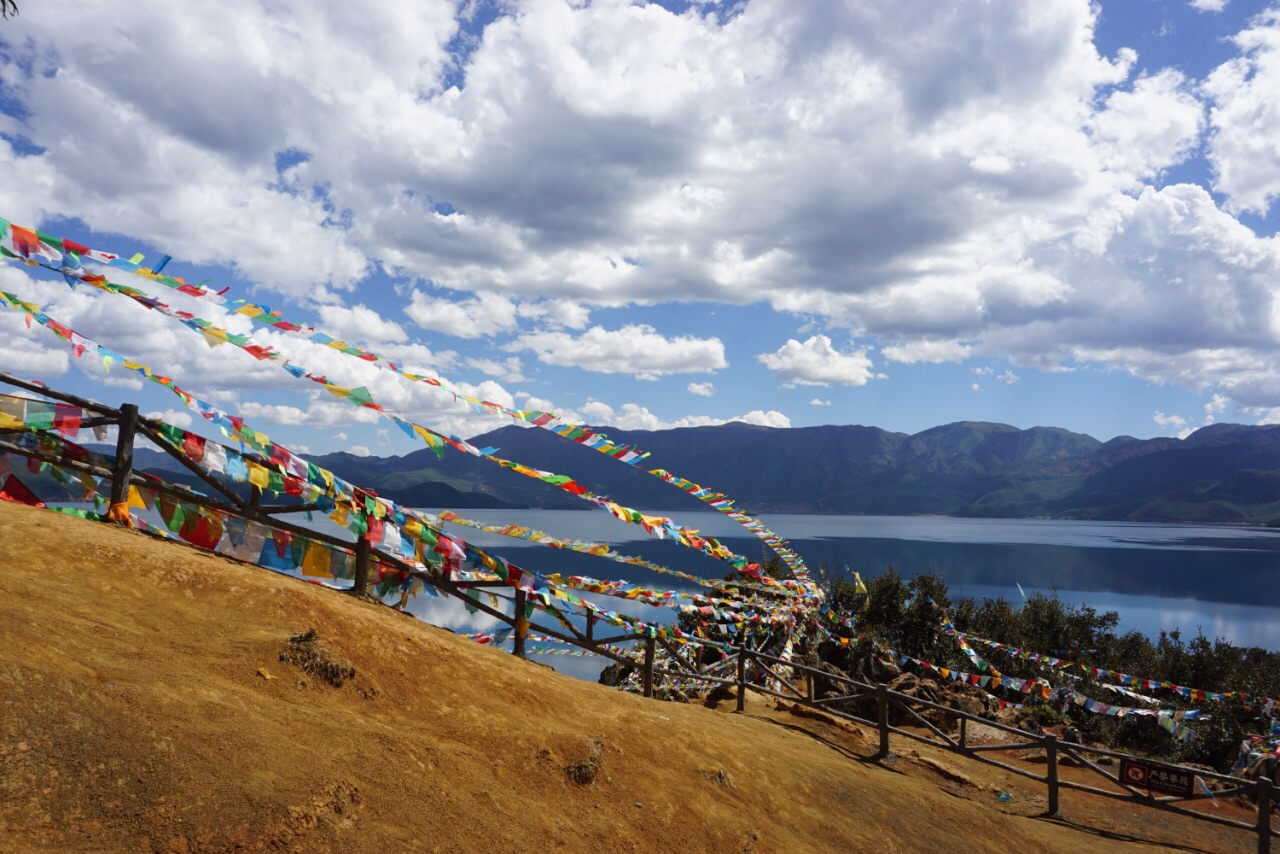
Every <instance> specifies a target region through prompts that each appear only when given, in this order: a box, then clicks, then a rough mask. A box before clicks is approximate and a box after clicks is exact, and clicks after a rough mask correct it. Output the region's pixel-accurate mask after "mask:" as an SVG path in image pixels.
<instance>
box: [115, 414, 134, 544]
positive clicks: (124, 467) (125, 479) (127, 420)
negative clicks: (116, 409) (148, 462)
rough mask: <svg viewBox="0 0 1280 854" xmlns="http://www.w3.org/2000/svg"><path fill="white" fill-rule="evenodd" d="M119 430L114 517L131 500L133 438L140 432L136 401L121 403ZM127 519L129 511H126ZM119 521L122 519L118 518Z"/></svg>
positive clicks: (117, 436) (117, 435)
mask: <svg viewBox="0 0 1280 854" xmlns="http://www.w3.org/2000/svg"><path fill="white" fill-rule="evenodd" d="M118 430H119V432H118V433H117V434H116V465H115V469H114V470H113V471H112V472H111V509H110V513H111V514H112V518H113V519H115V514H118V513H119V512H120V511H119V510H116V508H117V507H119V506H121V505H123V504H126V503H128V501H129V479H130V478H131V477H133V438H134V435H135V434H136V433H137V432H138V406H137V404H134V403H124V404H121V405H120V424H119V427H118ZM124 518H125V519H126V520H127V519H128V518H129V517H128V511H125V517H124ZM116 521H117V522H119V521H121V520H119V519H116Z"/></svg>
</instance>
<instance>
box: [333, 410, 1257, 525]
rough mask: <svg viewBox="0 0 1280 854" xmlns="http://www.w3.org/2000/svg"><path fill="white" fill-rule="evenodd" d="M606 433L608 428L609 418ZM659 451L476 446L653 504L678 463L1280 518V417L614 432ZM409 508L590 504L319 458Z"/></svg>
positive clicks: (795, 492)
mask: <svg viewBox="0 0 1280 854" xmlns="http://www.w3.org/2000/svg"><path fill="white" fill-rule="evenodd" d="M593 429H594V428H593ZM599 429H600V430H603V431H605V432H607V434H608V436H609V438H610V439H612V440H613V441H615V442H621V443H628V444H635V445H636V446H638V447H639V448H641V449H644V450H647V451H649V452H650V453H651V456H650V457H649V458H647V459H645V460H642V461H641V462H640V463H639V464H638V465H635V466H629V465H624V464H621V463H619V462H617V461H615V460H611V459H609V458H607V457H605V456H604V455H603V454H599V453H597V452H595V451H592V450H591V449H589V448H586V447H583V446H581V445H578V444H575V443H573V442H569V441H565V440H564V439H563V438H560V437H558V436H555V435H553V434H551V433H550V432H549V431H546V430H540V429H529V428H524V427H520V426H508V427H503V428H501V429H499V430H495V431H492V432H490V433H486V434H484V435H481V436H477V437H475V438H474V439H472V440H471V441H472V443H473V444H475V445H477V446H479V447H484V446H493V447H496V448H498V449H499V450H498V452H497V453H498V456H501V457H504V458H506V459H511V460H515V461H517V462H521V463H524V464H525V465H528V466H531V467H534V468H538V469H542V470H545V471H551V472H555V473H557V474H564V475H569V476H571V477H573V478H574V479H575V480H576V481H578V482H579V483H581V484H583V485H584V486H587V487H588V488H590V489H591V490H592V491H593V492H595V493H597V494H602V495H607V496H609V497H610V498H612V499H614V500H616V501H618V502H620V503H622V504H626V505H628V506H632V507H635V508H637V509H662V508H673V507H679V506H681V502H688V501H690V500H691V499H687V498H684V499H682V498H681V496H679V495H678V494H676V490H675V488H674V487H672V486H670V485H668V484H666V483H663V482H662V481H661V480H659V479H658V478H656V477H653V476H651V475H649V474H648V473H647V470H648V469H652V468H659V467H661V468H664V469H667V470H669V471H671V472H673V473H675V474H678V475H680V476H681V477H684V478H687V479H689V480H692V481H693V482H695V483H698V484H701V485H703V486H706V487H708V488H711V489H715V490H718V491H721V492H724V493H725V494H727V495H729V496H731V497H732V498H734V499H735V500H736V501H737V503H738V505H739V506H740V507H741V508H743V509H745V510H747V511H749V512H752V513H761V512H774V513H831V514H867V515H919V514H936V515H947V516H977V517H1003V518H1029V517H1051V518H1070V519H1110V520H1134V521H1170V522H1190V521H1198V522H1213V523H1237V524H1280V425H1274V426H1245V425H1239V424H1213V425H1210V426H1208V427H1204V428H1202V429H1200V430H1198V431H1196V432H1195V433H1192V434H1191V435H1190V436H1188V437H1186V438H1185V439H1175V438H1156V439H1145V440H1144V439H1135V438H1132V437H1129V436H1122V437H1118V438H1115V439H1112V440H1110V441H1108V442H1101V441H1099V440H1097V439H1095V438H1093V437H1091V436H1087V435H1084V434H1080V433H1072V432H1070V431H1068V430H1063V429H1060V428H1056V427H1034V428H1031V429H1028V430H1021V429H1018V428H1016V427H1011V426H1009V425H1007V424H992V423H985V422H969V421H965V422H959V423H955V424H946V425H943V426H940V427H934V428H932V429H929V430H925V431H923V432H920V433H916V434H914V435H908V434H906V433H893V432H889V431H887V430H881V429H879V428H876V427H864V426H825V427H800V428H786V429H780V428H772V427H761V426H755V425H749V424H743V423H740V422H734V423H729V424H723V425H718V426H713V427H692V428H682V429H675V430H655V431H639V430H636V431H633V430H615V429H611V428H608V427H604V428H599ZM312 459H313V461H314V462H315V463H316V464H318V465H322V466H324V467H326V468H329V469H331V470H333V471H334V472H336V473H338V474H339V475H341V476H342V477H344V478H347V479H348V480H350V481H351V482H353V483H357V484H360V485H362V486H367V487H370V488H372V489H375V490H377V491H378V492H379V493H380V494H385V495H387V496H389V497H393V498H395V499H396V500H398V501H401V502H402V503H405V504H407V505H409V506H431V507H456V508H467V507H504V506H506V507H511V506H516V507H540V508H562V509H568V508H588V507H589V506H590V505H589V504H587V503H585V502H582V501H579V500H577V499H575V498H574V497H573V496H571V495H569V494H567V493H565V492H564V491H561V490H558V489H556V488H554V487H551V486H548V485H546V484H544V483H541V482H539V481H537V480H534V479H532V478H528V477H525V476H522V475H519V474H516V473H514V472H510V471H507V470H505V469H502V468H500V467H498V466H495V465H493V464H492V463H490V462H488V461H486V460H483V459H477V458H474V457H469V456H465V455H463V454H458V453H454V452H452V451H449V452H448V453H447V454H446V456H445V457H444V458H443V459H437V457H436V456H435V454H434V453H433V452H431V451H430V450H427V449H423V450H421V451H416V452H413V453H410V454H407V455H405V456H399V457H358V456H354V455H351V454H348V453H334V454H327V455H324V456H319V457H313V458H312Z"/></svg>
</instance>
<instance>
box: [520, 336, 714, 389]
mask: <svg viewBox="0 0 1280 854" xmlns="http://www.w3.org/2000/svg"><path fill="white" fill-rule="evenodd" d="M507 349H508V350H527V351H530V352H532V353H533V354H534V355H535V356H537V358H538V360H539V361H541V362H544V363H545V364H548V365H559V366H567V367H575V368H581V369H582V370H584V371H594V372H596V373H602V374H632V375H635V376H638V377H642V378H643V377H646V376H649V377H656V376H663V375H665V374H688V373H707V372H710V371H718V370H721V369H723V368H727V367H728V366H729V363H728V362H726V361H725V358H724V344H723V343H722V342H721V341H720V339H719V338H694V337H692V336H686V335H680V336H677V337H674V338H667V337H666V336H664V335H662V334H660V333H659V332H658V331H657V330H656V329H654V328H653V327H652V326H649V325H647V324H629V325H627V326H623V327H622V328H621V329H605V328H604V327H602V326H593V327H591V328H590V329H588V330H587V331H586V332H584V333H583V334H581V335H578V336H574V335H571V334H569V333H567V332H545V331H544V332H531V333H528V334H525V335H521V336H520V337H518V338H517V339H516V340H515V341H513V342H512V343H511V344H509V345H507Z"/></svg>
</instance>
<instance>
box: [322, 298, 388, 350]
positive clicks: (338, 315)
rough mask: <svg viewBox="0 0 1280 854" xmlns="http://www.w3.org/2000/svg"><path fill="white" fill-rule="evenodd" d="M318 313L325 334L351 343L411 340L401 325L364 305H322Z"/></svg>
mask: <svg viewBox="0 0 1280 854" xmlns="http://www.w3.org/2000/svg"><path fill="white" fill-rule="evenodd" d="M317 311H318V312H319V314H320V320H321V322H322V324H323V328H324V330H325V332H328V333H329V334H330V335H334V336H337V337H341V338H346V339H348V340H350V341H358V342H361V343H366V344H381V343H386V342H390V341H407V340H408V338H409V336H408V335H406V334H405V331H404V329H403V328H401V326H400V324H398V323H395V322H394V321H390V320H386V319H384V318H383V317H382V316H381V315H379V314H378V313H377V312H376V311H373V310H372V309H369V308H366V307H365V306H363V305H353V306H337V305H322V306H320V307H319V308H318V309H317Z"/></svg>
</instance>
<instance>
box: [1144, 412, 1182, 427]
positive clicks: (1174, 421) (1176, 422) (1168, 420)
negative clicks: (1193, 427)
mask: <svg viewBox="0 0 1280 854" xmlns="http://www.w3.org/2000/svg"><path fill="white" fill-rule="evenodd" d="M1151 418H1152V420H1153V421H1155V422H1156V423H1157V424H1159V425H1160V426H1161V427H1173V428H1174V429H1177V430H1181V429H1182V428H1183V427H1186V426H1187V419H1185V418H1183V417H1182V416H1181V415H1165V414H1164V413H1163V412H1161V411H1160V410H1156V414H1155V415H1153V416H1151Z"/></svg>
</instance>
